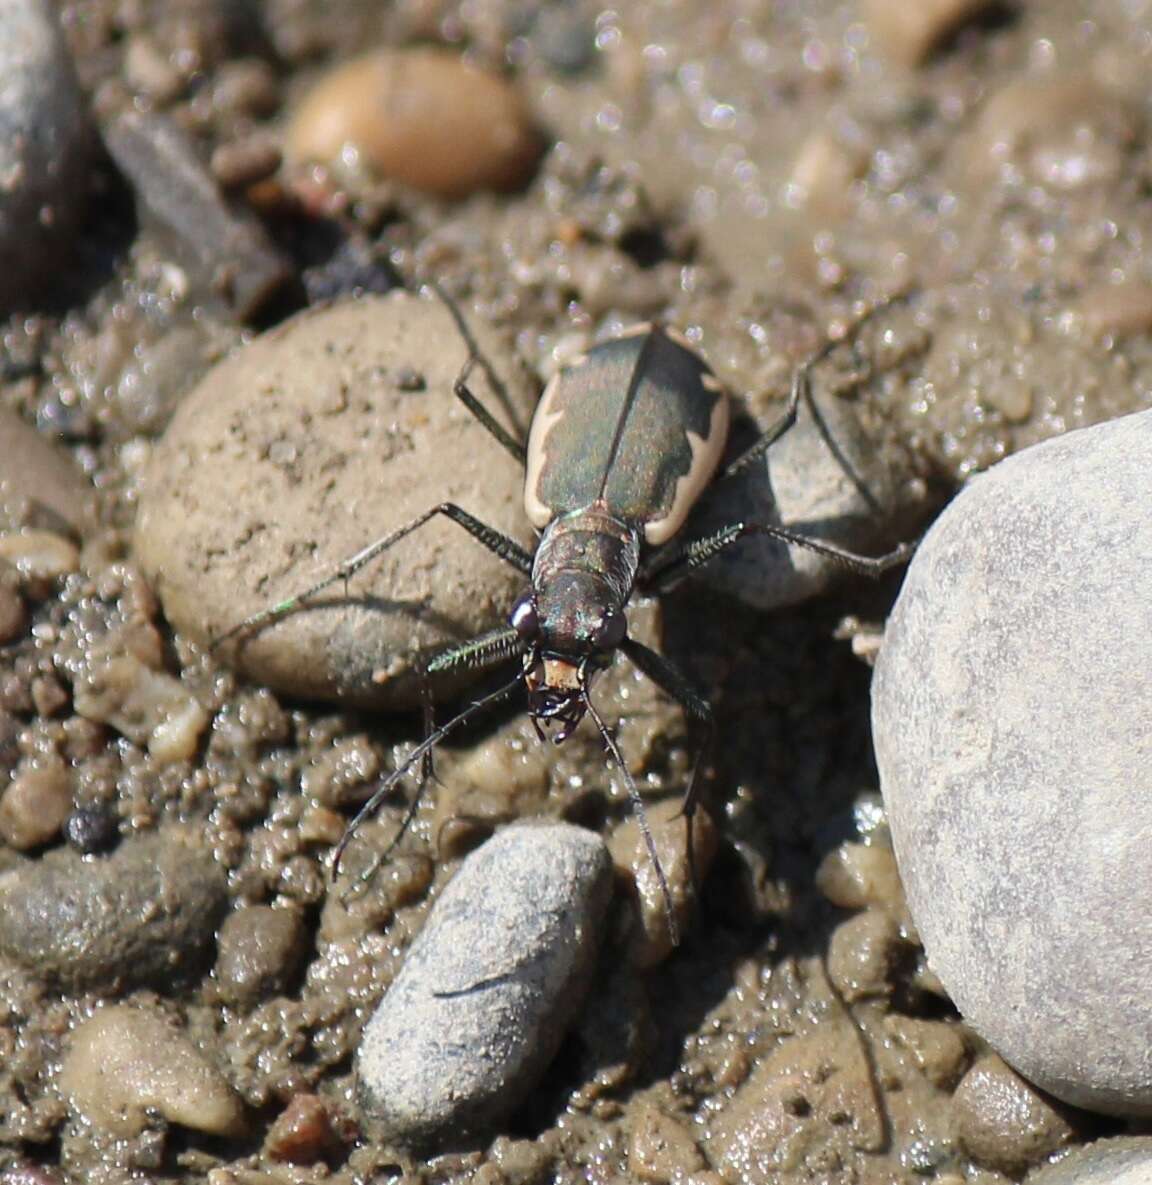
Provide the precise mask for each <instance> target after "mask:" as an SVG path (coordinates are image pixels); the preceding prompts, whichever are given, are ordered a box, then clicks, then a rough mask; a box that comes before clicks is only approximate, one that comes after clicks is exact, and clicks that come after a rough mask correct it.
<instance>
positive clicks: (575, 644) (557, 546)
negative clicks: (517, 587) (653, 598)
mask: <svg viewBox="0 0 1152 1185" xmlns="http://www.w3.org/2000/svg"><path fill="white" fill-rule="evenodd" d="M639 558H640V541H639V536H638V534H637V532H636V530H635V529H633V528H632V527H630V526H629V525H628V524H626V523H622V522H620V521H619V520H618V519H614V518H612V517H611V516H609V515H605V514H603V513H598V512H597V511H596V510H595V508H593V509H591V510H582V511H576V512H574V513H572V514H568V515H564V516H563V517H561V518H558V519H556V520H554V521H553V522H551V523H549V524H548V527H547V528H546V529H545V531H544V536H543V538H542V539H541V540H540V546H539V547H538V548H537V550H536V558H535V562H534V563H533V567H532V590H533V595H534V598H535V606H536V617H537V621H538V625H539V647H540V650H541V652H543V653H544V654H554V655H562V656H565V657H571V658H585V657H589V656H594V655H597V654H599V653H604V654H608V653H610V652H611V651H612V650H614V649H615V648H616V646H618V645H619V643H620V641H621V640H622V639H623V637H624V607H625V606H626V605H627V603H628V598H629V597H630V596H631V595H632V588H633V585H634V584H635V581H636V568H637V564H638V563H639Z"/></svg>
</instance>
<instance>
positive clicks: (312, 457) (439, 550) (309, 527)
mask: <svg viewBox="0 0 1152 1185" xmlns="http://www.w3.org/2000/svg"><path fill="white" fill-rule="evenodd" d="M472 329H473V331H474V332H475V334H476V335H477V337H478V339H479V341H480V343H481V345H482V348H483V349H484V351H485V353H486V354H487V356H488V357H489V358H490V359H491V360H492V362H493V365H494V366H495V367H496V368H497V370H498V372H499V373H500V374H501V376H502V377H503V378H504V380H505V382H506V383H510V384H511V386H510V391H511V398H512V399H513V400H514V403H515V406H516V407H517V409H519V408H520V407H521V406H523V405H524V404H526V403H527V402H528V387H529V385H528V383H527V382H525V381H524V376H523V375H522V373H520V371H519V370H518V367H517V365H516V359H515V355H514V354H513V353H512V351H511V350H510V349H509V348H508V347H507V345H506V344H504V343H502V342H501V340H500V339H499V338H498V337H497V336H496V335H495V334H494V333H493V332H492V331H491V330H490V329H486V327H485V325H484V323H483V321H482V320H481V319H480V318H475V319H474V320H473V323H472ZM466 356H467V347H466V346H465V345H464V343H463V342H462V341H461V339H460V336H459V334H458V333H457V331H456V329H455V326H454V324H453V321H452V318H451V315H450V313H449V312H448V310H447V309H446V308H445V307H444V306H443V305H442V304H441V303H440V302H439V301H436V300H433V299H428V300H425V299H421V298H418V297H416V296H412V295H410V294H409V293H406V292H397V293H391V294H389V295H388V296H384V297H367V298H364V299H361V300H347V301H342V302H340V303H338V304H335V305H332V306H328V307H326V308H322V309H310V310H308V311H307V312H305V313H303V314H300V315H298V316H296V317H294V318H292V319H291V320H289V321H286V322H284V323H283V324H281V325H278V326H277V327H276V328H275V329H274V330H272V331H270V332H268V333H265V334H263V335H261V336H260V337H259V338H257V339H256V340H255V341H253V342H252V343H251V344H250V345H248V346H247V347H245V348H244V349H243V350H239V351H236V352H235V353H234V354H232V355H231V356H230V357H229V358H228V359H227V360H225V361H224V362H222V363H220V364H219V365H218V366H216V367H215V368H214V369H213V370H212V371H210V372H209V373H208V374H207V375H206V376H205V377H204V379H203V380H202V381H201V383H200V384H199V386H198V387H197V388H196V389H195V390H194V391H192V392H190V393H189V395H188V396H187V397H186V398H185V399H184V401H183V402H182V403H181V405H180V408H179V410H178V411H177V413H176V416H175V418H174V419H173V420H172V423H171V424H170V425H169V427H168V429H167V431H166V433H165V436H164V439H163V441H162V442H161V443H160V444H159V445H158V446H157V447H156V450H155V451H154V453H153V458H152V464H151V467H150V469H149V471H148V475H147V478H146V480H145V481H144V484H143V489H142V491H141V497H140V508H139V512H138V514H137V519H136V539H135V546H136V551H137V556H138V559H139V561H140V563H141V566H142V568H143V569H144V571H145V573H146V574H147V576H148V577H149V579H150V581H151V582H152V584H153V586H154V587H155V588H156V590H157V591H158V592H159V594H160V597H161V600H162V602H163V604H164V609H165V613H166V615H167V617H168V619H169V620H170V621H171V622H172V623H173V624H174V625H175V626H176V627H177V628H178V629H179V630H181V631H183V632H185V633H187V634H189V635H191V636H192V637H194V638H198V639H201V640H209V639H219V638H220V636H221V634H223V633H225V632H227V631H228V630H229V629H230V628H231V627H234V626H235V625H236V624H237V622H238V621H239V620H241V619H242V618H244V617H245V616H246V615H248V614H249V613H253V612H256V611H259V610H263V609H267V607H268V606H269V604H270V603H274V602H276V601H277V600H279V599H281V598H284V597H287V596H290V595H292V594H294V593H298V592H299V591H300V590H301V589H302V588H306V587H307V586H308V585H309V584H311V583H312V582H314V581H315V580H316V579H317V578H318V577H320V576H323V575H328V574H331V573H332V571H333V570H334V568H335V567H336V565H337V564H338V563H339V561H340V560H341V559H344V558H346V557H347V556H348V555H350V554H352V553H353V552H355V551H357V550H358V549H360V548H362V547H364V546H365V545H366V543H368V542H370V541H371V540H372V539H374V538H377V537H378V536H379V534H380V533H381V532H382V531H385V530H390V529H391V528H393V527H395V526H398V525H399V524H400V523H403V522H405V521H407V520H409V519H411V518H413V517H415V516H416V515H417V514H420V513H423V512H424V511H426V510H427V509H428V507H429V506H433V505H436V504H437V503H438V502H441V501H453V502H458V503H460V504H461V505H465V506H467V508H468V510H469V511H470V512H471V513H473V514H475V515H476V516H477V517H478V518H481V519H483V520H484V521H485V522H488V523H490V524H492V525H493V526H495V527H496V528H497V529H498V530H501V531H504V532H505V533H508V534H510V535H512V536H513V537H515V538H518V539H523V540H524V541H525V542H528V541H529V539H530V534H531V533H530V530H529V528H528V526H527V524H526V522H525V518H524V512H523V476H522V474H518V473H517V469H516V466H515V465H509V464H507V454H506V453H504V451H503V449H501V447H500V445H499V444H497V442H496V441H495V440H493V439H492V438H491V437H490V436H489V434H488V433H487V432H486V431H485V430H484V428H483V427H482V426H481V425H480V424H479V423H477V422H476V420H475V419H474V417H472V416H471V415H470V414H469V413H468V411H467V409H466V408H464V407H463V406H462V405H461V404H460V403H459V401H458V400H455V399H453V398H452V394H451V392H452V384H453V382H454V381H455V379H456V377H457V375H458V374H459V371H460V368H461V366H462V365H463V363H464V361H465V360H466ZM410 368H411V369H416V370H419V372H420V373H421V374H423V375H424V376H425V378H426V380H427V384H426V389H424V390H422V391H412V390H404V389H402V388H401V386H400V384H399V383H398V382H397V377H398V376H401V377H402V375H403V373H404V371H406V370H408V369H410ZM518 374H520V381H517V375H518ZM477 381H478V388H477V394H478V396H480V397H482V398H489V399H490V398H491V394H490V392H489V391H488V390H487V389H486V383H485V382H484V379H483V376H478V380H477ZM334 389H338V390H342V391H344V392H346V393H347V399H346V401H345V406H344V408H343V410H342V411H340V412H339V413H338V414H332V403H331V392H332V391H333V390H334ZM533 394H534V389H533ZM490 406H491V404H490ZM518 418H520V419H521V420H522V419H523V418H524V417H523V416H522V415H518ZM350 506H360V507H362V508H363V514H349V513H346V512H338V511H337V510H336V509H335V508H344V511H346V510H347V508H348V507H350ZM462 536H463V532H462V531H461V530H460V528H459V527H458V526H457V525H456V524H455V523H451V522H448V521H446V520H439V519H438V520H437V521H434V522H430V523H428V525H427V526H426V527H425V528H423V529H421V530H419V531H416V532H414V533H413V534H412V535H410V536H409V537H408V538H407V539H405V540H404V541H403V542H402V543H400V544H398V545H397V546H396V547H394V548H392V549H390V550H388V551H387V552H385V553H384V554H383V555H381V556H379V557H378V558H377V559H376V560H375V561H374V562H373V563H371V564H369V565H368V566H367V567H366V568H365V569H364V570H363V571H361V572H358V573H357V574H356V575H355V577H353V579H352V580H351V582H350V586H349V589H348V592H347V594H345V592H344V590H343V589H342V588H339V587H336V588H333V589H331V590H329V591H328V592H327V593H326V594H324V595H323V596H320V597H317V598H316V602H315V604H314V605H313V606H311V607H309V609H308V611H303V612H296V613H289V614H287V615H285V616H284V617H283V618H282V619H281V620H280V621H278V622H277V623H276V624H275V625H268V626H267V627H266V628H264V629H257V630H253V631H251V632H250V633H249V634H248V635H247V636H244V637H238V638H236V639H234V641H233V642H232V643H230V644H229V645H227V646H225V647H222V648H220V649H219V650H218V651H217V653H218V655H219V656H220V657H221V658H222V659H223V660H225V661H229V662H232V663H234V664H236V665H237V666H238V668H239V669H240V670H241V671H242V672H243V673H244V674H245V675H247V676H248V677H249V678H251V679H253V680H254V681H257V682H260V683H265V684H267V685H269V686H271V687H274V688H276V689H277V690H280V691H283V692H285V693H286V694H290V695H293V696H296V697H298V698H307V699H318V698H319V699H327V700H335V701H337V702H340V703H344V704H349V703H360V704H371V705H377V706H383V705H387V706H390V707H393V708H395V707H399V706H418V705H419V704H420V702H421V695H422V691H423V689H424V688H425V687H426V686H428V684H429V682H430V683H431V690H432V693H433V695H434V696H435V697H437V698H443V697H444V696H445V695H447V694H449V693H450V692H451V691H452V690H455V689H457V688H459V687H460V686H461V684H462V683H463V682H465V681H466V680H467V675H465V674H461V673H459V672H451V673H449V674H447V675H444V674H440V675H437V676H435V678H433V679H432V680H428V679H427V678H425V676H424V675H423V673H422V671H421V668H420V663H419V657H420V651H421V650H424V651H425V652H430V651H434V650H436V649H439V648H442V647H443V646H444V645H445V644H446V643H447V642H457V641H459V639H460V638H461V637H465V636H471V635H472V634H475V633H480V632H482V631H483V630H486V629H490V628H491V627H492V626H493V625H495V624H497V623H500V622H504V621H506V620H507V614H508V607H509V606H510V605H511V604H512V603H513V601H514V600H515V598H516V597H517V596H518V595H519V594H520V592H521V591H522V583H523V578H522V576H520V574H519V573H518V572H516V571H515V569H513V568H512V567H511V566H510V565H508V564H505V563H503V562H502V561H501V560H499V559H498V558H497V557H496V556H493V555H491V554H490V553H489V552H488V551H486V550H485V549H484V548H482V547H468V546H466V544H467V542H468V540H467V538H466V537H465V538H463V539H462ZM381 598H383V599H384V600H387V601H389V602H391V603H392V605H393V609H392V610H390V611H389V612H387V613H382V612H380V602H381ZM384 665H389V666H391V667H392V668H393V669H394V671H395V672H396V677H395V679H394V680H393V681H392V682H389V683H386V684H380V683H378V682H376V681H375V680H374V678H373V675H374V673H375V672H376V671H378V670H379V669H380V668H381V667H382V666H384ZM324 805H328V806H331V805H334V803H333V802H331V801H325V802H324Z"/></svg>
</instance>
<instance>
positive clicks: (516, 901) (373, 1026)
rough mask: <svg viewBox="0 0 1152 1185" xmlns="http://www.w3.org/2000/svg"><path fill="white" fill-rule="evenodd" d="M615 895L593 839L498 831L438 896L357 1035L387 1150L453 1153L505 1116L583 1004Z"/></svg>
mask: <svg viewBox="0 0 1152 1185" xmlns="http://www.w3.org/2000/svg"><path fill="white" fill-rule="evenodd" d="M611 892H612V863H611V860H610V858H609V856H608V850H607V848H606V847H605V845H604V843H603V841H602V840H601V839H600V837H599V836H597V835H595V834H594V833H592V832H590V831H585V830H583V829H582V828H579V827H573V826H571V825H569V824H563V823H553V824H532V823H519V824H514V825H512V826H509V827H505V828H504V829H503V830H502V831H500V832H499V833H498V834H497V835H496V836H495V837H494V838H493V839H490V840H489V841H488V842H487V843H486V844H484V845H483V846H482V847H481V848H479V849H477V850H476V851H475V852H474V853H472V855H470V856H469V857H468V858H467V859H466V860H465V861H464V863H463V864H462V865H461V866H460V869H459V871H458V872H457V874H456V876H455V878H454V879H453V880H452V882H451V883H450V884H449V886H448V887H447V888H446V889H445V890H444V892H443V893H442V894H441V896H440V898H439V900H438V901H437V902H436V904H435V906H434V907H433V909H432V913H431V915H430V916H429V918H428V921H427V923H426V925H425V927H424V929H423V930H422V931H421V933H420V935H419V937H418V938H417V939H416V941H415V942H414V943H413V944H412V948H411V950H410V951H409V952H408V955H407V957H406V959H405V961H404V965H403V967H402V968H401V970H400V973H399V975H397V977H396V979H395V981H394V982H393V983H392V985H391V987H390V988H389V989H388V991H387V993H386V995H385V996H384V999H383V1000H382V1001H381V1002H380V1005H379V1007H378V1008H377V1009H376V1012H375V1014H374V1015H373V1017H372V1019H371V1020H370V1021H369V1023H368V1027H367V1028H366V1029H365V1031H364V1037H363V1040H362V1042H361V1045H360V1049H359V1053H358V1056H357V1073H358V1081H359V1095H360V1102H361V1106H362V1109H363V1112H364V1118H365V1121H366V1123H367V1124H368V1126H369V1130H370V1131H371V1132H372V1134H373V1135H374V1136H375V1137H376V1138H378V1139H380V1140H381V1141H384V1142H386V1143H392V1144H399V1145H420V1144H430V1143H442V1144H448V1143H452V1144H454V1143H457V1142H459V1141H461V1140H463V1139H464V1138H466V1137H467V1136H469V1135H471V1134H473V1133H475V1132H477V1131H479V1130H482V1129H483V1128H484V1127H486V1126H488V1125H490V1124H492V1123H494V1122H496V1121H497V1120H498V1119H500V1118H501V1117H503V1116H505V1115H507V1114H509V1113H510V1112H511V1111H512V1110H514V1109H515V1107H516V1106H517V1105H518V1104H519V1103H520V1102H521V1101H522V1100H523V1098H524V1097H525V1095H526V1094H527V1093H528V1091H529V1090H531V1088H532V1086H533V1085H534V1084H535V1083H536V1081H537V1080H538V1078H539V1076H540V1075H541V1074H542V1073H543V1071H544V1069H545V1068H546V1067H547V1065H548V1063H549V1062H550V1061H551V1060H552V1057H553V1056H554V1054H555V1052H556V1049H557V1047H558V1046H559V1044H560V1040H561V1038H562V1037H563V1035H564V1032H565V1030H566V1028H567V1027H568V1025H569V1023H570V1022H571V1021H572V1019H573V1018H574V1017H575V1015H576V1013H577V1012H578V1010H579V1008H580V1006H581V1004H582V1002H583V998H584V992H585V989H586V988H587V986H588V982H589V979H590V977H591V974H592V970H593V964H594V962H595V955H596V948H597V946H598V944H599V940H600V937H601V929H602V922H603V919H604V913H605V910H606V909H607V906H608V901H609V899H610V897H611Z"/></svg>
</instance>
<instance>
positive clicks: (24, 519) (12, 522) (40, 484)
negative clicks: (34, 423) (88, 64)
mask: <svg viewBox="0 0 1152 1185" xmlns="http://www.w3.org/2000/svg"><path fill="white" fill-rule="evenodd" d="M0 11H2V10H0ZM0 441H3V443H4V447H3V448H0V529H4V530H18V529H22V528H33V529H35V528H40V529H47V530H51V531H56V532H57V533H64V534H71V535H81V534H83V533H84V531H85V530H86V529H87V528H88V527H89V526H90V524H91V521H92V518H93V517H94V508H95V491H94V490H93V488H92V486H91V485H89V484H88V482H86V481H85V480H84V478H83V477H81V475H80V473H79V472H78V471H77V469H76V467H75V466H74V465H73V464H72V463H71V461H70V460H69V459H68V457H66V456H65V455H64V453H62V452H60V451H59V450H58V449H56V448H53V447H52V445H51V444H49V443H48V441H47V440H45V439H44V437H43V436H41V435H40V434H39V433H38V432H36V431H34V430H33V429H32V428H30V427H29V426H28V425H27V424H25V423H24V421H23V420H21V419H20V418H19V417H18V416H15V415H13V414H12V413H11V412H9V411H5V410H4V409H3V408H0Z"/></svg>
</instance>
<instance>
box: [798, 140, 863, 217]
mask: <svg viewBox="0 0 1152 1185" xmlns="http://www.w3.org/2000/svg"><path fill="white" fill-rule="evenodd" d="M867 168H868V153H867V152H866V151H864V150H863V149H862V148H860V147H858V146H854V145H849V144H846V143H845V142H844V141H843V140H842V139H840V138H838V137H836V136H834V135H833V134H832V133H831V132H830V131H828V130H827V129H825V128H821V129H820V130H819V131H817V132H814V133H812V135H810V136H809V137H808V139H807V140H805V141H804V143H803V144H802V145H801V146H800V151H799V152H798V153H797V154H796V159H795V160H794V161H793V162H792V172H791V174H790V176H789V185H790V186H791V189H792V192H793V195H794V199H795V201H796V202H797V204H800V205H803V206H804V207H805V208H806V209H808V210H809V211H811V212H812V213H815V214H824V215H839V214H844V213H846V212H847V207H848V199H849V190H850V188H851V186H852V183H853V182H854V181H858V180H859V179H860V178H861V177H862V176H863V175H864V173H865V171H866V170H867Z"/></svg>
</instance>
